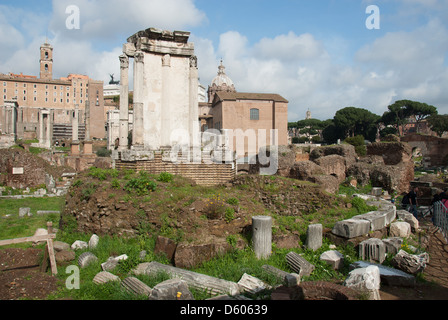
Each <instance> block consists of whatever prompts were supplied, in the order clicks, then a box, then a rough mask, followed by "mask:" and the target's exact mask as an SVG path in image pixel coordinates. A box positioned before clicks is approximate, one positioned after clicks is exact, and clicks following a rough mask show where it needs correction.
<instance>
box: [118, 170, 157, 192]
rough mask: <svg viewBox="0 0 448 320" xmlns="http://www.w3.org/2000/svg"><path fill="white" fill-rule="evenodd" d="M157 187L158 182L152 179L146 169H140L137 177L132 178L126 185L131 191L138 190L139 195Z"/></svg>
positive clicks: (127, 189)
mask: <svg viewBox="0 0 448 320" xmlns="http://www.w3.org/2000/svg"><path fill="white" fill-rule="evenodd" d="M156 188H157V184H156V183H155V181H153V180H151V179H150V177H149V175H148V173H146V172H145V171H140V173H139V174H138V177H137V178H131V179H130V180H129V181H128V182H127V183H126V185H125V186H124V190H126V191H127V192H129V193H131V192H136V193H137V195H139V196H141V195H144V194H147V193H148V192H149V191H155V190H156Z"/></svg>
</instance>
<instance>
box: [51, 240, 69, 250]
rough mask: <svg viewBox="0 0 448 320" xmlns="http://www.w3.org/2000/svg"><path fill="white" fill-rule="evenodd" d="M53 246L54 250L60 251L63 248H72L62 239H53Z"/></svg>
mask: <svg viewBox="0 0 448 320" xmlns="http://www.w3.org/2000/svg"><path fill="white" fill-rule="evenodd" d="M53 248H54V251H56V252H58V251H63V250H66V251H68V250H70V249H71V248H70V245H69V244H68V243H66V242H62V241H53Z"/></svg>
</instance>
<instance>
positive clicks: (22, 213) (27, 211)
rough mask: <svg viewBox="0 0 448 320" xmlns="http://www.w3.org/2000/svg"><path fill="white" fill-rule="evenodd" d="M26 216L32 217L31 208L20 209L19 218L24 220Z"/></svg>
mask: <svg viewBox="0 0 448 320" xmlns="http://www.w3.org/2000/svg"><path fill="white" fill-rule="evenodd" d="M25 216H28V217H30V216H31V209H30V208H19V217H20V218H23V217H25Z"/></svg>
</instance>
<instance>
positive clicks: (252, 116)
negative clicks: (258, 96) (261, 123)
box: [250, 109, 260, 120]
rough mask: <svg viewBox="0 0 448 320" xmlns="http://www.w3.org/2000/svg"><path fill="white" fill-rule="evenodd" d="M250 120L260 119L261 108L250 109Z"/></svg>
mask: <svg viewBox="0 0 448 320" xmlns="http://www.w3.org/2000/svg"><path fill="white" fill-rule="evenodd" d="M250 120H260V110H258V109H250Z"/></svg>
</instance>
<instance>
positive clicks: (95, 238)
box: [89, 234, 100, 249]
mask: <svg viewBox="0 0 448 320" xmlns="http://www.w3.org/2000/svg"><path fill="white" fill-rule="evenodd" d="M99 241H100V237H98V236H97V235H96V234H93V235H92V236H91V237H90V240H89V249H95V248H96V246H97V245H98V243H99Z"/></svg>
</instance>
